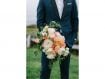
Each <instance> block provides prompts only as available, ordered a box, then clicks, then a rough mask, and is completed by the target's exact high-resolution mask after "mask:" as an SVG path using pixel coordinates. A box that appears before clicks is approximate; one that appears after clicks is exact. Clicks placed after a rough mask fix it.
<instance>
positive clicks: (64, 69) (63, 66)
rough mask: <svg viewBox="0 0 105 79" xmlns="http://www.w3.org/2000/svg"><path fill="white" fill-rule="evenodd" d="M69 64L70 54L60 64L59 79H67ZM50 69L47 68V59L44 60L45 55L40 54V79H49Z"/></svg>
mask: <svg viewBox="0 0 105 79" xmlns="http://www.w3.org/2000/svg"><path fill="white" fill-rule="evenodd" d="M69 63H70V54H69V55H68V56H67V57H66V58H65V59H63V60H61V63H60V75H61V79H69ZM50 73H51V68H50V67H49V59H47V58H46V55H45V53H42V58H41V75H40V79H50Z"/></svg>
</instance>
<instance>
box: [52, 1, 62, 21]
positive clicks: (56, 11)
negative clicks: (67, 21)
mask: <svg viewBox="0 0 105 79" xmlns="http://www.w3.org/2000/svg"><path fill="white" fill-rule="evenodd" d="M51 3H52V6H53V8H54V10H55V13H56V15H57V17H58V18H59V19H60V17H59V12H58V9H57V5H56V2H55V0H51Z"/></svg>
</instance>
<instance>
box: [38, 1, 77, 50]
mask: <svg viewBox="0 0 105 79" xmlns="http://www.w3.org/2000/svg"><path fill="white" fill-rule="evenodd" d="M51 21H56V22H58V23H60V25H61V30H62V34H63V35H64V36H65V39H66V43H67V45H68V46H69V47H70V48H71V47H72V45H73V43H74V40H75V38H76V37H77V32H78V11H77V5H76V2H75V0H64V9H63V13H62V17H61V18H60V17H59V13H58V9H57V5H56V2H55V0H39V5H38V8H37V26H38V28H39V29H40V27H42V26H45V24H49V23H50V22H51Z"/></svg>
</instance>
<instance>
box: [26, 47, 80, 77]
mask: <svg viewBox="0 0 105 79" xmlns="http://www.w3.org/2000/svg"><path fill="white" fill-rule="evenodd" d="M34 50H35V49H34V48H27V79H40V78H39V76H40V69H41V68H40V66H41V63H40V60H41V53H39V54H37V55H36V56H35V54H34ZM50 79H60V70H59V63H58V62H55V63H54V64H53V68H52V72H51V78H50ZM70 79H78V56H75V55H71V63H70Z"/></svg>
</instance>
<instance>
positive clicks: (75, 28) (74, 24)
mask: <svg viewBox="0 0 105 79" xmlns="http://www.w3.org/2000/svg"><path fill="white" fill-rule="evenodd" d="M71 23H72V34H71V47H72V45H73V44H74V42H75V39H77V33H78V23H79V20H78V10H77V4H76V1H75V0H73V6H72V11H71Z"/></svg>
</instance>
